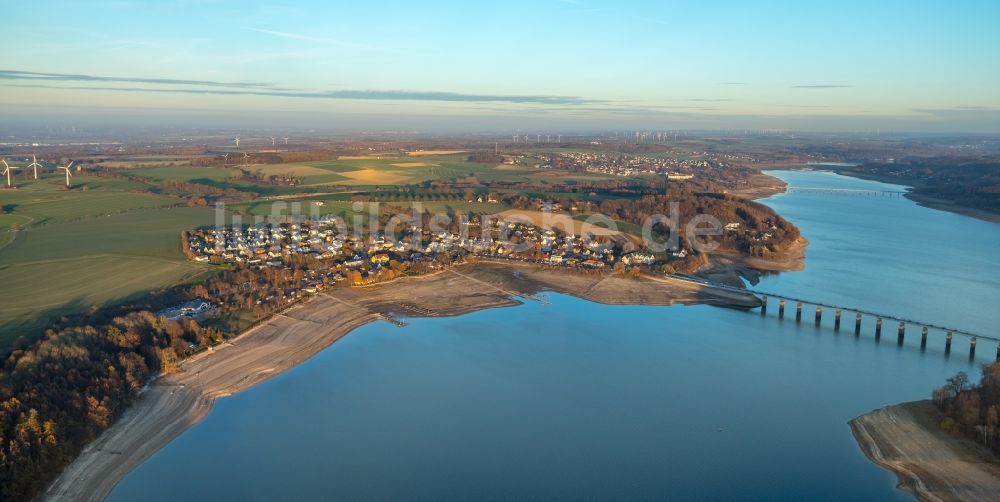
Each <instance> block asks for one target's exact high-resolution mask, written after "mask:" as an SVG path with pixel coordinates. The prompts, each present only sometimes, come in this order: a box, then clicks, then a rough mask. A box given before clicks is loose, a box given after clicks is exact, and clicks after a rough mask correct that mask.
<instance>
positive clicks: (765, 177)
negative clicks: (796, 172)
mask: <svg viewBox="0 0 1000 502" xmlns="http://www.w3.org/2000/svg"><path fill="white" fill-rule="evenodd" d="M775 169H781V168H780V167H776V168H775ZM787 189H788V183H785V182H784V181H782V180H781V178H777V177H775V176H771V175H770V174H764V173H757V174H754V175H751V176H750V186H749V187H747V188H741V189H739V190H733V191H732V192H730V194H731V195H735V196H737V197H743V198H744V199H750V200H757V199H764V198H767V197H770V196H772V195H777V194H779V193H785V190H787Z"/></svg>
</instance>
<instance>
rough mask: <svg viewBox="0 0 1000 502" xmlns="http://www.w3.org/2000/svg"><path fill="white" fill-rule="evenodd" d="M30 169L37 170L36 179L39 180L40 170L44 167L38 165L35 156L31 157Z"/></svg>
mask: <svg viewBox="0 0 1000 502" xmlns="http://www.w3.org/2000/svg"><path fill="white" fill-rule="evenodd" d="M28 167H30V168H32V169H34V170H35V179H36V180H37V179H38V168H39V167H42V165H41V164H39V163H38V160H37V159H35V156H34V155H32V156H31V164H28Z"/></svg>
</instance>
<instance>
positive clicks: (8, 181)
mask: <svg viewBox="0 0 1000 502" xmlns="http://www.w3.org/2000/svg"><path fill="white" fill-rule="evenodd" d="M0 161H3V165H4V167H6V169H4V170H3V174H4V175H5V176H7V188H12V187H13V185H11V183H10V170H11V169H20V167H11V166H10V165H9V164H7V160H6V159H0Z"/></svg>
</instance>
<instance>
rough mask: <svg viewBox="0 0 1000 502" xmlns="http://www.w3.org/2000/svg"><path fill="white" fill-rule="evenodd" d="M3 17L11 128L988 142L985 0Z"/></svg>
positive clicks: (282, 6) (993, 107)
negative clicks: (856, 134) (82, 120)
mask: <svg viewBox="0 0 1000 502" xmlns="http://www.w3.org/2000/svg"><path fill="white" fill-rule="evenodd" d="M872 4H877V5H872ZM0 18H2V19H3V20H4V50H3V51H2V52H0V112H3V111H4V110H6V111H7V112H8V113H11V114H19V113H25V110H29V109H30V110H47V111H48V112H50V113H53V112H58V111H65V112H67V113H70V112H72V111H73V110H77V111H79V110H83V109H89V108H94V107H99V108H101V109H103V110H104V112H103V113H105V114H114V113H116V112H120V113H122V114H127V113H130V112H131V113H134V112H135V111H136V110H172V111H175V112H176V111H178V110H190V111H192V112H193V111H198V112H199V113H201V114H211V113H218V114H219V115H220V116H232V114H234V113H235V114H239V113H257V114H269V116H286V117H295V116H308V117H311V118H312V120H316V119H317V117H319V118H322V119H323V120H329V121H333V122H336V121H342V122H351V121H355V120H360V121H361V122H363V123H364V124H365V125H366V126H372V127H381V128H393V127H394V124H405V125H406V126H407V127H411V126H412V127H419V125H420V124H425V125H426V124H431V125H433V124H436V123H440V124H466V125H467V126H471V127H477V128H481V129H484V130H489V129H494V130H500V129H510V128H518V127H521V126H525V125H527V126H531V127H536V126H539V125H541V126H545V127H552V128H574V127H576V128H614V127H629V126H634V127H644V128H645V127H649V128H665V129H669V128H791V129H796V128H798V129H814V130H867V129H874V128H885V129H894V128H896V129H906V130H928V131H933V130H964V131H994V132H995V131H998V130H1000V91H998V89H1000V64H997V61H998V59H997V58H998V56H997V55H998V54H1000V30H997V29H996V23H997V22H998V21H1000V2H992V1H977V2H929V1H924V2H922V1H911V2H847V1H841V2H829V3H823V4H817V3H815V2H731V1H708V2H705V1H697V2H696V1H690V2H644V1H635V2H598V1H589V0H561V1H560V0H548V1H547V0H539V1H533V2H530V1H506V2H477V3H475V4H471V5H462V4H460V3H458V2H423V3H421V4H420V5H417V2H395V1H383V2H351V3H346V4H341V3H339V2H336V3H335V2H319V1H317V2H266V1H224V0H172V1H137V0H136V1H130V0H93V1H91V0H79V1H66V2H55V1H43V0H35V1H32V2H16V3H14V2H5V5H3V6H2V7H0ZM362 118H366V119H362ZM429 127H430V126H429ZM430 128H433V127H430Z"/></svg>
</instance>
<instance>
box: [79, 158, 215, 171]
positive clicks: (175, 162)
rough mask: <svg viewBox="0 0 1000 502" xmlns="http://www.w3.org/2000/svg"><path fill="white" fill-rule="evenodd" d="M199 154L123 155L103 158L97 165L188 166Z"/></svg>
mask: <svg viewBox="0 0 1000 502" xmlns="http://www.w3.org/2000/svg"><path fill="white" fill-rule="evenodd" d="M198 157H200V155H125V156H121V157H115V159H114V160H105V161H103V162H100V163H99V164H98V165H99V166H101V167H107V168H109V169H133V168H143V167H172V166H188V165H191V160H192V159H196V158H198Z"/></svg>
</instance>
